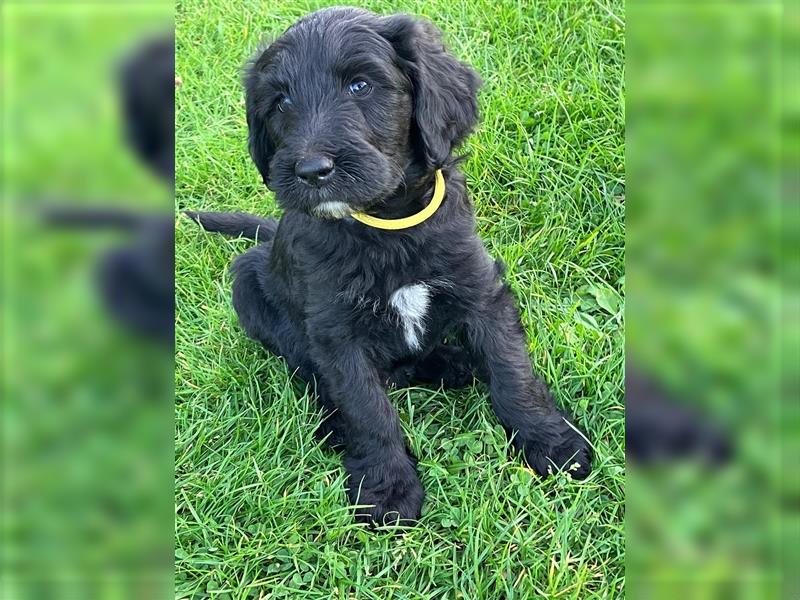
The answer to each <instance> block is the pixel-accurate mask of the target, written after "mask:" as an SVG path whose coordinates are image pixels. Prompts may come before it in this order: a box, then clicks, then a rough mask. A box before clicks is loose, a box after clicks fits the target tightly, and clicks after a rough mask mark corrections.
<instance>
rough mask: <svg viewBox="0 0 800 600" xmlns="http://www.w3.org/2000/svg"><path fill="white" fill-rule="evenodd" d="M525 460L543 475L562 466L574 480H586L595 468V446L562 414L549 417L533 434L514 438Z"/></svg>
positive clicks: (538, 425) (561, 468)
mask: <svg viewBox="0 0 800 600" xmlns="http://www.w3.org/2000/svg"><path fill="white" fill-rule="evenodd" d="M514 445H515V446H516V447H517V449H518V450H521V451H522V455H523V457H524V459H525V462H527V463H528V465H529V466H530V467H531V468H532V469H533V470H534V471H536V472H537V473H538V474H539V475H542V476H545V477H546V476H547V475H550V474H551V473H552V472H553V471H554V470H557V469H560V470H563V471H566V472H568V473H569V474H570V475H571V476H572V478H573V479H586V477H587V476H588V475H589V473H591V471H592V448H591V446H590V445H589V442H587V441H586V439H585V438H584V437H583V436H582V435H581V434H580V433H578V431H577V429H576V428H575V427H574V426H573V425H572V424H571V423H569V422H567V420H566V418H565V417H563V416H562V415H561V413H554V414H553V415H551V416H548V417H547V418H546V419H544V420H543V421H542V422H541V423H539V424H537V429H536V431H535V432H532V433H531V434H528V435H527V436H525V435H520V434H518V435H517V436H516V437H515V438H514Z"/></svg>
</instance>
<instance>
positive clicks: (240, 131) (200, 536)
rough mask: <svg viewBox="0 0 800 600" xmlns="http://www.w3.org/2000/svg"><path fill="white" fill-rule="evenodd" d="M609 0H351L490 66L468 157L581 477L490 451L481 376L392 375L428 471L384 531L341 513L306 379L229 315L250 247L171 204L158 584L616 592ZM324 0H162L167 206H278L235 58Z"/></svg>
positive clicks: (618, 483) (618, 199) (615, 277)
mask: <svg viewBox="0 0 800 600" xmlns="http://www.w3.org/2000/svg"><path fill="white" fill-rule="evenodd" d="M621 5H622V3H621V2H619V1H614V2H608V0H601V1H597V2H584V3H577V2H576V3H569V2H536V3H528V2H513V1H506V0H501V1H488V0H459V1H452V0H447V1H445V0H435V1H430V2H424V3H423V2H400V3H389V2H377V1H376V2H369V3H366V4H365V5H364V6H366V7H368V8H371V9H373V10H376V11H378V12H383V13H390V12H396V11H398V10H402V11H406V12H411V13H414V14H419V15H424V16H427V17H428V18H431V19H432V20H433V21H435V22H436V23H437V24H438V25H439V26H440V27H441V28H442V29H443V30H444V31H445V32H446V40H447V42H448V44H449V46H450V48H451V49H452V50H453V52H454V53H455V54H457V55H458V56H459V57H461V58H462V59H464V60H466V61H468V62H470V63H471V64H473V65H474V66H475V67H476V68H477V69H478V70H479V71H480V73H481V75H482V77H483V78H484V81H485V86H484V88H483V91H482V93H481V109H482V124H481V126H480V127H479V129H478V131H477V133H476V134H475V135H473V136H472V137H471V138H470V140H469V141H468V142H467V144H466V148H465V149H466V150H467V151H469V152H470V158H469V160H468V161H467V162H466V164H465V166H464V170H465V172H466V174H467V179H468V182H469V184H470V189H471V194H472V198H473V200H474V203H475V206H476V211H477V217H478V228H479V233H480V235H481V237H482V238H483V239H484V240H485V242H486V245H487V247H488V248H489V250H490V252H491V253H492V254H493V255H494V256H496V257H499V258H502V259H503V260H505V262H506V263H507V264H508V267H509V269H508V280H509V281H510V282H511V284H512V286H513V288H514V290H515V292H516V294H517V297H518V299H519V306H520V309H521V312H522V318H523V322H524V324H525V326H526V329H527V331H528V332H529V342H530V353H531V357H532V360H533V362H534V366H535V368H536V370H537V371H538V373H539V374H540V375H541V376H542V377H543V378H544V379H545V380H546V381H547V382H548V383H549V384H550V385H551V386H552V388H553V390H554V392H555V395H556V398H557V401H558V403H559V404H560V405H561V406H563V407H565V408H566V409H567V410H569V411H570V412H571V413H572V414H574V415H575V420H576V422H577V423H578V425H579V426H580V427H581V428H582V429H583V430H584V431H586V433H587V434H588V436H589V438H590V439H591V440H592V442H593V445H594V448H595V450H596V458H595V465H594V467H595V470H594V472H593V474H592V475H591V476H590V477H589V479H587V480H586V481H583V482H573V481H572V480H570V479H569V478H568V477H567V476H564V475H558V476H555V477H552V478H550V479H547V480H541V479H538V478H536V477H534V476H532V475H531V473H530V472H529V471H528V470H527V469H525V468H524V467H523V466H522V464H521V463H520V462H519V461H518V460H517V459H516V458H514V456H513V455H511V454H510V453H509V451H508V445H507V442H506V440H505V436H504V435H503V433H502V431H501V429H500V427H499V426H498V424H497V422H496V419H495V417H494V415H493V414H492V412H491V410H490V406H489V402H488V398H487V394H486V391H485V389H484V388H482V387H481V386H478V385H476V386H475V387H474V388H472V389H470V390H465V391H460V392H447V393H445V392H443V391H441V390H436V389H410V390H398V391H395V392H392V394H391V397H392V400H393V401H394V404H395V406H396V407H397V409H398V411H399V413H400V418H401V421H402V423H403V427H404V429H405V434H406V437H407V439H408V442H409V444H410V446H411V447H412V449H413V450H414V452H415V453H416V455H417V456H418V457H419V460H420V465H419V471H420V475H421V478H422V482H423V485H424V486H425V489H426V491H427V500H426V503H425V506H424V508H423V517H422V520H421V522H420V523H419V524H418V526H417V527H416V528H414V529H412V530H408V531H407V532H405V533H404V534H403V535H401V536H397V535H393V532H392V531H377V532H375V531H369V530H366V529H364V528H363V527H362V526H357V525H355V524H354V523H353V522H352V518H351V516H350V514H349V512H348V508H347V503H346V498H345V493H344V489H343V483H344V474H343V471H342V468H341V466H340V458H339V456H338V455H337V454H336V453H334V452H331V451H330V450H328V449H327V448H325V447H324V446H322V445H320V444H318V443H317V442H316V441H315V440H314V437H313V431H314V429H315V427H316V424H317V422H318V415H317V413H316V410H315V406H314V401H313V398H310V397H309V395H308V393H306V392H305V390H304V389H302V388H300V387H298V384H297V383H296V382H294V381H293V380H292V378H291V377H290V373H289V372H288V370H287V367H286V366H285V364H284V363H283V362H282V360H280V359H278V358H276V357H273V356H269V355H267V354H266V353H265V352H264V351H263V350H262V349H261V348H260V347H259V346H258V345H257V344H256V343H254V342H252V341H250V340H248V339H247V338H246V337H245V335H244V333H243V332H242V331H241V330H240V329H239V327H238V325H237V323H236V317H235V314H234V312H233V310H232V307H231V301H230V279H229V277H228V274H227V267H228V265H229V264H230V261H231V259H232V258H233V256H234V255H236V254H237V253H241V252H243V251H244V250H245V249H247V248H248V247H249V246H250V243H249V242H247V241H242V240H225V239H222V238H221V237H216V236H209V235H205V234H202V233H201V232H199V231H198V230H197V228H196V227H195V226H194V225H193V224H192V223H190V222H188V221H186V220H184V219H180V218H179V219H177V234H176V235H177V237H176V244H177V259H176V263H177V264H176V269H177V279H176V285H177V300H178V304H177V313H176V319H177V361H176V536H177V540H176V556H177V575H176V583H177V592H176V593H177V595H178V596H180V597H208V596H211V597H220V598H248V597H253V598H258V597H263V598H282V597H292V598H295V597H296V598H375V599H381V600H383V599H389V598H398V599H399V598H404V599H406V598H407V599H416V598H425V599H428V598H464V599H466V600H472V599H477V598H487V599H496V598H498V599H499V598H528V597H548V598H556V597H557V598H579V599H585V598H621V597H622V596H623V583H624V527H623V519H624V504H623V502H624V477H625V473H624V414H623V398H622V396H623V392H622V390H623V367H622V365H623V340H624V332H623V321H622V315H623V312H624V302H623V299H622V297H623V287H624V225H623V215H624V206H623V200H624V185H625V175H624V126H623V124H624V101H623V83H622V81H623V54H624V48H623V37H624V25H623V22H624V14H623V10H622V6H621ZM319 6H322V4H320V3H316V2H307V1H303V0H285V1H281V2H267V3H263V2H235V3H231V2H229V1H223V0H181V1H179V2H178V16H177V32H178V34H177V51H178V54H177V74H178V76H179V77H180V78H181V80H182V85H181V86H180V87H179V88H178V89H177V91H176V108H177V113H176V141H177V150H176V152H177V165H178V169H177V182H176V190H177V204H178V207H179V208H189V207H191V208H199V209H206V210H209V209H211V210H234V209H235V210H244V211H250V212H255V213H259V214H278V211H277V208H276V206H275V203H274V200H273V198H272V196H271V195H270V194H269V193H268V192H267V191H266V190H265V189H264V188H263V186H262V184H261V182H260V179H259V177H258V174H257V172H256V169H255V167H254V166H253V165H252V163H251V161H250V159H249V157H248V156H247V150H246V143H245V140H246V124H245V115H244V107H243V95H242V90H241V87H240V84H239V79H240V69H241V66H242V64H243V63H244V61H245V60H246V59H247V58H248V57H249V55H250V54H251V53H252V51H253V50H254V49H255V47H256V46H257V44H258V42H259V40H260V39H261V37H262V36H263V35H266V36H270V35H275V34H277V33H280V32H281V31H282V30H283V29H285V28H286V27H287V26H288V25H289V24H290V23H292V22H293V21H294V20H295V19H297V18H298V17H299V16H301V15H303V14H305V13H307V12H309V11H310V10H313V9H315V8H318V7H319Z"/></svg>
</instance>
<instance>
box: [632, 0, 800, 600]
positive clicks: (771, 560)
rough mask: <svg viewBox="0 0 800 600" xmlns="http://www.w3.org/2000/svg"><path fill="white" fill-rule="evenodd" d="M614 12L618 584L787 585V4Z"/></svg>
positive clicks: (791, 369)
mask: <svg viewBox="0 0 800 600" xmlns="http://www.w3.org/2000/svg"><path fill="white" fill-rule="evenodd" d="M627 17H628V20H627V61H626V69H627V78H626V86H627V90H626V100H627V115H626V117H627V118H626V129H627V136H626V144H627V146H626V152H627V178H628V183H627V187H628V191H629V192H630V193H629V194H627V199H626V200H627V211H626V219H627V220H626V225H627V240H626V255H627V263H626V283H627V285H626V290H627V313H626V318H627V320H626V324H627V335H626V411H627V412H626V430H627V450H628V452H627V456H628V459H629V468H628V472H627V478H626V486H627V488H626V489H627V499H628V506H627V513H626V534H627V551H626V556H627V567H628V568H627V586H628V595H629V597H631V598H675V597H682V598H687V599H688V598H726V599H730V598H797V597H798V594H800V587H798V569H797V568H798V566H800V560H798V559H799V558H800V553H799V550H800V537H798V531H799V530H798V524H799V523H800V520H798V517H799V516H800V486H798V470H797V466H796V459H797V450H798V429H800V419H799V417H800V410H798V408H799V407H798V387H797V370H798V364H799V363H798V327H797V326H798V317H800V312H799V311H798V288H797V274H798V258H799V256H800V255H798V247H797V241H798V226H799V225H800V220H798V187H797V183H798V171H797V159H798V116H800V112H798V108H800V106H798V97H797V91H798V75H799V74H800V71H798V62H797V52H796V51H797V42H798V33H799V32H798V19H797V17H798V14H797V8H796V3H788V2H787V3H785V5H784V4H783V3H781V2H737V3H706V2H695V3H673V2H653V3H650V2H637V3H634V2H631V3H629V7H628V11H627Z"/></svg>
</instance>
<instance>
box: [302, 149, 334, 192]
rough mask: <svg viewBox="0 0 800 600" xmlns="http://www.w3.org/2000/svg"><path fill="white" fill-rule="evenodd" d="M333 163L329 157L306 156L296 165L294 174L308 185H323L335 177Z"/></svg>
mask: <svg viewBox="0 0 800 600" xmlns="http://www.w3.org/2000/svg"><path fill="white" fill-rule="evenodd" d="M333 171H334V166H333V161H332V160H331V159H330V158H328V157H327V156H322V155H316V156H306V157H303V158H301V159H300V160H298V161H297V162H296V163H295V164H294V174H295V175H297V176H298V177H299V178H300V179H302V180H303V182H305V183H307V184H308V185H322V184H323V183H325V182H326V181H327V180H328V179H330V177H331V175H333Z"/></svg>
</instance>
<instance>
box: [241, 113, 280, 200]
mask: <svg viewBox="0 0 800 600" xmlns="http://www.w3.org/2000/svg"><path fill="white" fill-rule="evenodd" d="M247 128H248V130H249V133H248V141H247V145H248V148H249V150H250V158H252V159H253V162H254V163H255V164H256V167H257V168H258V172H259V173H261V180H262V181H263V182H264V185H266V186H267V187H269V162H270V161H271V160H272V156H273V154H275V145H274V144H273V143H272V140H271V139H270V136H269V132H267V124H266V122H265V121H264V119H263V118H262V117H260V116H259V115H257V114H256V112H255V110H253V109H252V108H250V107H248V108H247Z"/></svg>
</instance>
